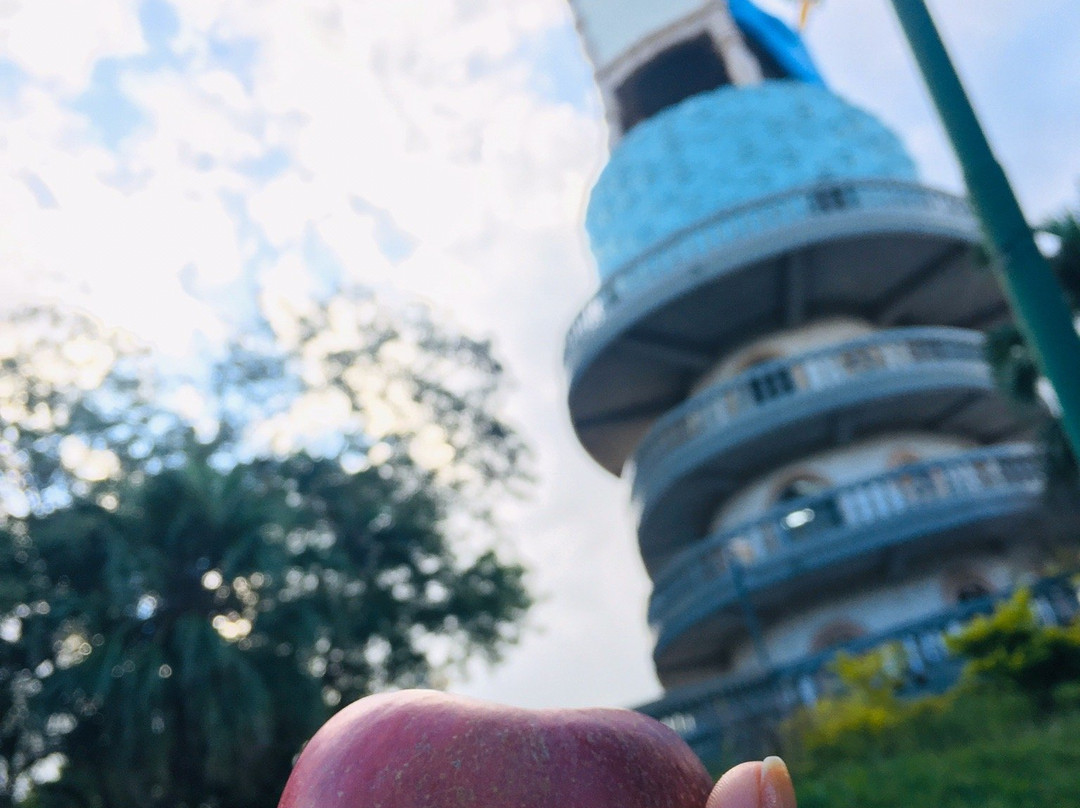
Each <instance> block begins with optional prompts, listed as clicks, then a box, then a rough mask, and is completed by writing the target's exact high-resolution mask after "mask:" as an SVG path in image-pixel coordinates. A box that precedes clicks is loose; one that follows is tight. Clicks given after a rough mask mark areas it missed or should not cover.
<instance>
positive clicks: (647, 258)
mask: <svg viewBox="0 0 1080 808" xmlns="http://www.w3.org/2000/svg"><path fill="white" fill-rule="evenodd" d="M853 210H857V211H870V212H874V211H881V212H885V211H895V210H915V211H919V212H922V213H926V214H939V215H944V216H952V217H959V218H963V219H965V220H966V221H971V222H973V221H974V220H973V219H972V218H971V209H970V208H969V207H968V204H967V202H966V201H965V200H964V199H962V198H961V197H957V196H954V195H952V194H948V193H945V192H944V191H937V190H933V189H930V188H925V187H923V186H921V185H918V184H916V183H912V182H905V181H901V180H876V179H865V180H844V181H840V182H834V183H829V184H819V185H814V186H810V187H804V188H797V189H795V190H789V191H783V192H781V193H778V194H774V195H770V196H767V197H763V198H761V199H756V200H753V201H751V202H748V203H746V204H743V205H739V206H736V207H733V208H728V209H726V210H723V211H720V212H718V213H715V214H713V215H711V216H709V217H707V218H705V219H703V220H701V221H699V222H697V223H695V224H693V225H691V226H689V227H686V228H683V229H681V230H678V231H676V232H675V233H673V234H672V235H670V236H668V237H667V238H665V239H664V240H663V241H661V242H660V243H659V244H657V245H655V246H653V247H651V248H649V249H648V250H647V251H645V252H644V253H642V254H641V255H639V256H637V257H636V258H634V259H632V260H630V261H628V262H627V263H625V264H623V265H622V266H620V267H619V268H618V269H616V270H615V271H614V272H613V273H612V274H611V275H610V276H609V277H608V279H607V280H606V281H605V282H604V283H603V285H602V286H601V287H600V290H599V291H598V292H597V293H596V294H595V295H594V296H593V297H592V299H590V300H589V302H588V303H587V304H586V305H585V307H584V308H583V309H582V310H581V312H580V313H579V314H578V316H577V318H576V319H575V320H574V322H573V324H572V325H571V327H570V330H569V332H568V333H567V336H566V348H565V352H564V354H563V358H564V362H565V364H566V367H567V368H568V369H569V370H570V371H571V372H573V369H574V368H575V367H576V366H577V364H578V362H579V360H580V358H581V352H582V350H583V346H584V345H585V343H586V342H587V341H588V337H589V336H591V334H592V333H593V332H595V331H596V330H597V329H598V328H599V327H600V326H601V324H603V323H604V321H605V320H607V319H608V317H609V316H610V314H611V312H612V311H614V310H615V309H616V308H618V307H619V306H620V304H622V303H624V302H625V301H627V300H630V299H640V298H642V297H643V296H644V297H652V296H653V293H656V292H658V291H659V290H660V289H661V288H662V289H663V290H664V292H670V290H673V289H676V288H678V286H679V284H678V280H677V279H678V277H679V274H680V273H686V274H687V276H688V277H692V276H693V274H694V273H697V272H700V271H701V267H700V266H699V265H698V264H699V262H700V260H701V259H702V258H703V257H705V256H708V255H711V254H713V253H715V252H717V251H719V250H720V249H721V248H722V247H724V246H725V245H730V244H732V243H733V242H736V241H739V240H741V239H745V238H751V237H753V238H756V239H766V240H767V239H768V237H769V235H770V234H772V233H774V232H776V231H781V230H788V229H789V228H791V226H792V225H793V224H795V223H798V222H802V221H807V220H817V221H820V220H822V219H823V218H825V217H836V216H840V215H845V214H850V212H851V211H853ZM972 227H973V228H974V224H972ZM646 293H649V294H648V295H647V294H646ZM663 296H666V294H665V295H663Z"/></svg>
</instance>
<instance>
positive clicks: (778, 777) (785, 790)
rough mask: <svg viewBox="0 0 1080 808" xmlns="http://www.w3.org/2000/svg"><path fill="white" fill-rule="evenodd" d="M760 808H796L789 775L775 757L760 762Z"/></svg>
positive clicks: (781, 762) (783, 765)
mask: <svg viewBox="0 0 1080 808" xmlns="http://www.w3.org/2000/svg"><path fill="white" fill-rule="evenodd" d="M761 808H796V806H795V786H793V785H792V784H791V774H790V773H789V772H788V767H787V764H786V763H784V761H782V760H781V759H780V758H778V757H776V756H775V755H774V756H772V757H767V758H765V760H763V761H762V762H761Z"/></svg>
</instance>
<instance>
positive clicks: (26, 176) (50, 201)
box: [19, 171, 60, 208]
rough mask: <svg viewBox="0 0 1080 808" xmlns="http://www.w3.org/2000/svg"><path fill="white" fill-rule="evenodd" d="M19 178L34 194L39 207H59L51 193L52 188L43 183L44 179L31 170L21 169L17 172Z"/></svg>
mask: <svg viewBox="0 0 1080 808" xmlns="http://www.w3.org/2000/svg"><path fill="white" fill-rule="evenodd" d="M19 179H20V180H22V182H23V185H25V186H26V187H27V189H28V190H29V191H30V193H32V194H33V195H34V200H35V201H36V202H37V204H38V207H39V208H57V207H60V206H59V205H58V204H57V202H56V197H55V196H54V195H53V192H52V189H51V188H49V186H48V185H46V184H45V180H43V179H42V178H41V177H39V176H38V175H37V174H35V173H34V172H33V171H23V172H22V173H20V174H19Z"/></svg>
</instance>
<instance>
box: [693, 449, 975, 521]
mask: <svg viewBox="0 0 1080 808" xmlns="http://www.w3.org/2000/svg"><path fill="white" fill-rule="evenodd" d="M974 448H976V444H975V443H974V442H972V441H970V440H967V439H965V438H960V437H954V436H950V435H936V434H933V433H929V432H894V433H891V434H886V435H880V436H878V437H875V438H872V439H869V440H865V441H861V442H859V443H853V444H850V445H848V446H843V447H841V448H838V449H830V450H828V451H825V452H821V453H819V454H816V455H810V456H808V457H805V458H801V459H799V460H796V461H794V462H792V463H788V464H787V465H785V466H781V467H780V468H778V469H775V470H773V471H771V472H769V473H768V474H766V475H764V476H763V477H759V478H758V479H756V480H754V481H753V482H751V483H749V484H748V485H747V486H746V487H745V488H743V489H742V490H741V491H739V492H738V493H736V494H735V495H734V496H732V497H731V498H730V499H729V500H727V501H726V502H725V504H724V505H723V506H722V507H721V508H720V509H719V510H718V511H717V513H716V514H715V515H714V517H713V520H712V523H711V526H710V532H712V531H716V530H721V529H725V528H730V527H735V526H736V525H739V524H741V523H742V522H745V521H748V520H750V519H753V518H755V517H757V516H758V515H760V514H761V513H762V511H765V510H767V509H769V508H771V507H772V506H773V505H774V504H775V503H776V495H777V494H778V493H779V491H780V489H781V488H783V487H784V486H785V484H786V483H787V482H789V481H790V480H792V479H793V478H794V477H797V476H800V475H804V474H805V475H807V476H811V477H821V478H823V479H824V480H825V481H827V482H828V483H829V484H830V485H843V484H844V483H850V482H855V481H857V480H860V479H864V478H866V477H872V476H874V475H876V474H882V473H884V472H886V471H888V470H890V469H892V468H896V467H897V466H901V465H906V464H907V463H913V462H918V461H919V460H928V459H931V458H934V457H947V456H949V455H953V454H956V453H958V452H963V451H967V450H969V449H974Z"/></svg>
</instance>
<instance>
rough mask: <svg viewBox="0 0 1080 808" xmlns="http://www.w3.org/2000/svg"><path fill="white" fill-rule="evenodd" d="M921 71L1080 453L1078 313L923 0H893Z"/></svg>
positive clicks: (1006, 285)
mask: <svg viewBox="0 0 1080 808" xmlns="http://www.w3.org/2000/svg"><path fill="white" fill-rule="evenodd" d="M892 4H893V8H895V9H896V16H897V17H899V18H900V25H901V26H902V27H903V29H904V33H905V35H906V36H907V39H908V42H909V44H910V45H911V49H912V51H913V52H914V54H915V60H916V61H917V62H918V63H919V68H920V70H921V71H922V74H923V79H924V80H925V81H926V84H927V87H928V88H929V90H930V95H931V96H932V97H933V99H934V105H935V106H936V107H937V111H938V114H939V115H940V116H941V120H942V122H943V123H944V124H945V130H946V131H947V132H948V134H949V139H950V140H951V141H952V145H953V149H954V150H955V151H956V155H957V157H958V159H959V161H960V165H961V167H962V168H963V171H964V180H965V181H966V183H967V187H968V191H969V193H970V194H971V199H972V202H973V203H974V205H975V208H976V210H977V212H978V214H979V218H980V219H981V220H982V225H983V229H984V230H985V233H986V236H987V237H988V238H989V239H990V242H991V244H992V246H993V248H994V251H995V252H996V253H997V257H998V261H997V262H996V263H997V266H998V275H999V280H1000V281H1001V284H1002V286H1003V288H1004V290H1005V294H1006V297H1007V298H1008V300H1009V304H1010V305H1011V307H1012V310H1013V314H1014V315H1015V316H1016V321H1017V326H1018V327H1019V328H1020V330H1021V332H1023V334H1024V336H1025V337H1026V338H1027V340H1028V343H1029V344H1030V345H1031V347H1032V349H1033V351H1034V353H1035V358H1036V361H1037V362H1038V363H1039V368H1040V370H1041V371H1042V373H1043V375H1044V376H1046V378H1047V379H1048V380H1049V381H1050V384H1051V385H1052V386H1053V388H1054V392H1055V393H1056V394H1057V398H1058V401H1059V402H1060V404H1061V421H1062V426H1063V427H1064V428H1065V432H1066V434H1067V435H1068V438H1069V443H1070V444H1071V446H1072V450H1073V454H1074V456H1075V457H1077V458H1080V338H1078V337H1077V333H1076V328H1075V326H1074V325H1073V315H1072V312H1071V311H1070V310H1069V307H1068V304H1067V303H1066V302H1065V297H1064V295H1063V293H1062V290H1061V287H1060V286H1059V285H1058V282H1057V279H1056V278H1055V277H1054V274H1053V271H1052V270H1051V269H1050V265H1049V263H1048V262H1047V261H1046V259H1045V258H1044V257H1043V255H1042V253H1040V252H1039V249H1038V247H1036V246H1035V239H1034V238H1033V235H1032V232H1031V228H1030V227H1029V226H1028V223H1027V222H1026V221H1025V220H1024V214H1023V213H1022V212H1021V210H1020V205H1019V203H1018V202H1017V201H1016V195H1015V194H1014V193H1013V191H1012V188H1011V187H1010V185H1009V180H1008V179H1007V178H1006V176H1005V172H1004V170H1003V169H1002V168H1001V165H1000V164H999V163H998V161H997V159H995V157H994V153H993V151H992V150H991V148H990V144H989V143H988V142H987V140H986V135H985V134H984V133H983V130H982V127H981V126H980V125H979V121H978V118H976V117H975V111H974V110H973V109H972V108H971V102H970V101H969V100H968V97H967V95H966V94H965V92H964V88H963V86H962V85H961V83H960V78H959V76H957V74H956V69H955V68H954V67H953V65H952V62H951V61H950V60H949V55H948V53H947V52H946V50H945V46H944V44H943V43H942V41H941V36H940V35H939V34H938V31H937V28H936V27H935V25H934V21H933V19H932V18H931V17H930V12H929V11H928V10H927V8H926V4H925V3H924V2H923V0H892Z"/></svg>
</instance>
